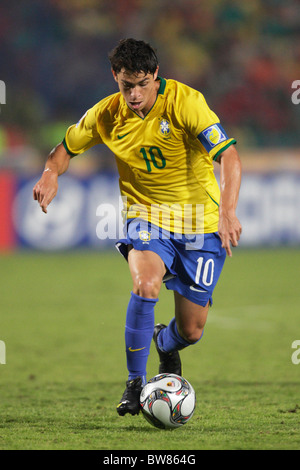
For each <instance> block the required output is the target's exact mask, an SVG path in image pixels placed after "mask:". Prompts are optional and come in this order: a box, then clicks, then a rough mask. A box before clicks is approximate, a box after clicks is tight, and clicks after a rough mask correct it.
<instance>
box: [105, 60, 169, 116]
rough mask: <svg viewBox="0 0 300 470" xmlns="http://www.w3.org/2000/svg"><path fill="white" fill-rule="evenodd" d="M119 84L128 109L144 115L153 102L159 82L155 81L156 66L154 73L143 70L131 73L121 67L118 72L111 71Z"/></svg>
mask: <svg viewBox="0 0 300 470" xmlns="http://www.w3.org/2000/svg"><path fill="white" fill-rule="evenodd" d="M112 73H113V76H114V79H115V80H116V82H117V83H118V85H119V89H120V92H121V93H122V95H123V96H124V98H125V101H126V103H127V105H128V106H129V108H130V109H132V110H133V111H135V112H136V113H137V114H138V115H139V116H141V117H145V115H146V114H147V113H148V112H149V111H150V109H151V108H152V106H153V105H154V103H155V100H156V96H157V91H158V89H159V85H160V84H159V82H156V81H155V80H156V78H157V74H158V67H157V70H156V71H155V73H154V74H153V75H152V74H151V73H148V74H145V73H144V72H140V73H136V74H131V73H129V72H126V70H125V69H122V70H121V71H120V72H119V73H115V72H114V71H112Z"/></svg>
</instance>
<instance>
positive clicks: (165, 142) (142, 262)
mask: <svg viewBox="0 0 300 470" xmlns="http://www.w3.org/2000/svg"><path fill="white" fill-rule="evenodd" d="M109 59H110V63H111V69H112V75H113V78H114V80H115V81H116V83H117V85H118V88H119V92H117V93H115V94H113V95H111V96H108V97H106V98H104V99H102V100H101V101H99V102H98V103H97V104H96V105H95V106H93V107H92V108H91V109H89V110H88V111H87V112H86V113H85V114H84V116H82V118H81V119H80V120H79V122H78V123H77V124H74V125H72V126H71V127H69V128H68V129H67V131H66V135H65V137H64V140H63V141H62V142H61V143H60V144H58V145H57V146H56V147H55V148H54V149H53V150H52V151H51V152H50V154H49V156H48V159H47V161H46V165H45V170H44V172H43V174H42V176H41V178H40V180H39V181H38V182H37V184H36V185H35V187H34V189H33V197H34V199H36V200H37V201H38V202H39V204H40V206H41V209H42V210H43V211H44V212H45V213H46V212H47V207H48V205H49V203H50V202H51V201H52V199H53V198H54V196H55V195H56V192H57V188H58V176H59V175H61V174H62V173H64V172H65V171H66V170H67V168H68V165H69V161H70V158H73V157H74V156H75V155H79V154H81V153H83V152H84V151H86V150H87V149H89V148H90V147H92V146H94V145H96V144H105V145H107V146H108V147H109V148H110V149H111V150H112V152H113V153H114V154H115V157H116V162H117V167H118V172H119V176H120V179H119V184H120V191H121V195H122V197H123V200H124V215H125V227H126V231H125V235H124V239H122V240H119V241H118V243H117V244H116V245H117V248H118V249H119V251H120V253H121V254H123V256H124V257H125V258H126V260H127V261H128V265H129V270H130V273H131V276H132V282H133V287H132V292H131V295H130V299H129V303H128V307H127V313H126V323H125V344H126V356H127V368H128V380H127V381H126V388H125V391H124V394H123V396H122V398H121V400H120V403H119V404H118V406H117V411H118V413H119V414H120V415H124V414H126V413H131V414H132V415H134V414H138V413H139V410H140V404H139V395H140V392H141V389H142V386H143V384H145V382H146V380H147V379H146V366H147V359H148V355H149V350H150V345H151V340H152V338H153V340H154V342H155V346H156V349H157V352H158V354H159V361H160V364H159V373H163V372H169V373H176V374H179V375H182V368H181V360H180V355H179V351H180V350H181V349H183V348H186V347H188V346H190V345H192V344H195V343H197V342H198V341H199V340H200V339H201V337H202V335H203V330H204V326H205V322H206V319H207V315H208V311H209V307H210V306H211V305H212V293H213V290H214V288H215V286H216V283H217V281H218V278H219V276H220V273H221V270H222V267H223V264H224V261H225V258H226V253H227V255H228V256H232V247H235V246H237V244H238V240H239V238H240V234H241V225H240V222H239V220H238V218H237V216H236V207H237V202H238V195H239V188H240V182H241V164H240V159H239V156H238V153H237V151H236V149H235V145H234V144H235V143H236V141H235V140H234V139H233V138H230V137H228V136H227V134H226V131H225V130H224V129H223V127H222V125H221V124H220V121H219V119H218V117H217V116H216V114H215V113H214V112H213V111H212V110H211V109H210V108H209V107H208V105H207V103H206V101H205V98H204V97H203V95H202V94H201V93H200V92H199V91H196V90H194V89H192V88H190V87H188V86H186V85H184V84H182V83H179V82H178V81H175V80H171V79H168V80H166V79H164V78H162V77H160V76H159V75H158V68H159V66H158V60H157V56H156V53H155V51H154V50H153V48H152V47H151V46H150V45H149V44H147V43H145V42H144V41H138V40H135V39H124V40H121V41H120V42H119V44H118V45H117V46H116V48H115V49H114V50H113V51H112V53H111V54H110V56H109ZM213 160H215V161H217V162H218V163H219V164H220V189H219V186H218V184H217V181H216V179H215V176H214V167H213ZM163 282H165V285H166V287H167V289H170V290H173V291H174V304H175V312H174V317H173V318H172V319H171V320H170V323H169V324H168V325H162V324H157V325H156V326H155V322H154V309H155V305H156V303H157V301H158V297H159V291H160V288H161V285H162V283H163Z"/></svg>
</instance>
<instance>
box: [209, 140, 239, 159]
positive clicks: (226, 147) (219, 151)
mask: <svg viewBox="0 0 300 470" xmlns="http://www.w3.org/2000/svg"><path fill="white" fill-rule="evenodd" d="M233 144H236V140H234V139H232V140H231V141H230V142H228V144H226V145H225V146H224V147H222V148H221V149H220V150H218V152H217V153H216V155H215V156H214V157H213V160H214V161H216V160H217V158H218V156H219V155H220V154H221V153H222V152H224V150H226V149H228V147H230V145H233Z"/></svg>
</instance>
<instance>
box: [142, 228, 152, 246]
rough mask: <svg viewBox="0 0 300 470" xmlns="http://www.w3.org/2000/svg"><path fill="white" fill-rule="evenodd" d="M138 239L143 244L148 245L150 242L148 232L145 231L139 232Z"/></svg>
mask: <svg viewBox="0 0 300 470" xmlns="http://www.w3.org/2000/svg"><path fill="white" fill-rule="evenodd" d="M139 239H140V240H142V242H143V243H149V241H150V240H151V235H150V232H147V230H141V231H140V232H139Z"/></svg>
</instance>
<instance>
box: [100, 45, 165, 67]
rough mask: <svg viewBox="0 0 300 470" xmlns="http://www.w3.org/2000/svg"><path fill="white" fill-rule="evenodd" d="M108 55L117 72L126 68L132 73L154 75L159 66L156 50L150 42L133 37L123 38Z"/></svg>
mask: <svg viewBox="0 0 300 470" xmlns="http://www.w3.org/2000/svg"><path fill="white" fill-rule="evenodd" d="M108 57H109V60H110V64H111V67H112V69H113V71H114V72H115V73H119V72H120V71H121V70H122V69H123V68H124V69H125V70H126V71H127V72H130V73H140V72H144V73H145V74H146V75H147V73H151V74H152V75H153V74H154V72H155V71H156V69H157V66H158V60H157V56H156V53H155V50H154V49H153V48H152V47H151V46H150V44H147V43H146V42H144V41H138V40H136V39H132V38H129V39H121V41H120V42H119V44H118V45H117V46H116V47H115V48H114V49H113V50H112V51H111V53H110V54H109V56H108Z"/></svg>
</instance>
